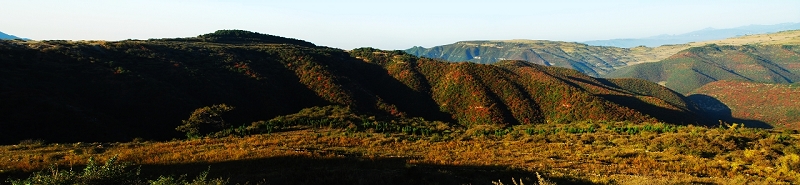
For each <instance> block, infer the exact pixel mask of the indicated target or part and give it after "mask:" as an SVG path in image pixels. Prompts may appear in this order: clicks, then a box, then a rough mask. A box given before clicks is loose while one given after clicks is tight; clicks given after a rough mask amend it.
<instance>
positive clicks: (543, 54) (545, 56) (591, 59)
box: [405, 40, 636, 76]
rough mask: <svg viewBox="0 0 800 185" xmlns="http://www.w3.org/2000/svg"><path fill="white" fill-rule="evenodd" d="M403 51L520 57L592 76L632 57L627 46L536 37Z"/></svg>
mask: <svg viewBox="0 0 800 185" xmlns="http://www.w3.org/2000/svg"><path fill="white" fill-rule="evenodd" d="M405 51H406V52H407V53H410V54H412V55H416V56H420V57H428V58H437V59H443V60H447V61H454V62H462V61H468V62H474V63H481V64H492V63H495V62H498V61H502V60H524V61H528V62H531V63H535V64H541V65H546V66H558V67H566V68H571V69H575V70H578V71H581V72H583V73H586V74H589V75H592V76H598V75H600V74H605V73H607V72H610V71H613V70H614V68H616V67H621V66H625V65H626V64H627V63H630V62H635V61H636V59H635V58H632V57H631V56H630V52H631V50H630V49H623V48H614V47H598V46H588V45H585V44H580V43H574V42H557V41H536V40H508V41H463V42H456V43H453V44H448V45H443V46H436V47H432V48H423V47H414V48H410V49H407V50H405Z"/></svg>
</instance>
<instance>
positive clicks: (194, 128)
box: [175, 104, 234, 138]
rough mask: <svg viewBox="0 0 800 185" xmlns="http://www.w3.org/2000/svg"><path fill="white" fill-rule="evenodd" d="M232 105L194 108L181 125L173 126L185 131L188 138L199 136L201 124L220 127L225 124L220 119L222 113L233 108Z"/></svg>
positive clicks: (201, 130) (201, 129)
mask: <svg viewBox="0 0 800 185" xmlns="http://www.w3.org/2000/svg"><path fill="white" fill-rule="evenodd" d="M233 108H234V107H232V106H228V105H225V104H217V105H212V106H211V107H208V106H207V107H203V108H199V109H195V110H194V112H192V115H190V116H189V119H187V120H183V121H182V122H183V125H180V126H178V127H177V128H175V130H177V131H181V132H185V133H186V137H188V138H197V137H200V134H201V133H202V132H209V131H203V130H206V129H203V128H202V127H203V126H202V125H211V126H214V127H218V128H222V127H224V126H226V125H227V123H226V122H225V120H223V119H222V113H225V112H228V111H231V110H233Z"/></svg>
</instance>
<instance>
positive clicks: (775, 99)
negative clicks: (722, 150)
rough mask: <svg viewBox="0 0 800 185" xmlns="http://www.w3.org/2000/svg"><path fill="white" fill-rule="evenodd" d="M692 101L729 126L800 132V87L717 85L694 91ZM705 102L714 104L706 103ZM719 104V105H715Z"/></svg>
mask: <svg viewBox="0 0 800 185" xmlns="http://www.w3.org/2000/svg"><path fill="white" fill-rule="evenodd" d="M690 94H691V95H689V98H691V99H693V100H695V102H697V103H698V105H699V106H700V107H701V108H702V109H704V110H707V111H706V112H716V113H717V115H718V116H719V119H720V120H723V121H726V122H728V123H745V124H748V123H749V122H752V121H754V120H758V121H763V122H765V123H767V124H769V125H770V126H773V127H776V128H789V129H800V99H798V98H797V97H800V83H794V84H768V83H754V82H745V81H727V80H721V81H715V82H711V83H708V84H706V85H704V86H703V87H700V88H698V89H695V90H693V91H692V92H691V93H690ZM703 99H707V100H714V101H703ZM715 101H716V102H717V103H715Z"/></svg>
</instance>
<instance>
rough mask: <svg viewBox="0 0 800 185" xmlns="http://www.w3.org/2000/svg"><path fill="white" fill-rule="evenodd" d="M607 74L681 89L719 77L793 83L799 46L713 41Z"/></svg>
mask: <svg viewBox="0 0 800 185" xmlns="http://www.w3.org/2000/svg"><path fill="white" fill-rule="evenodd" d="M605 77H609V78H620V77H624V78H641V79H646V80H649V81H653V82H658V83H660V84H663V85H665V86H667V87H669V88H670V89H673V90H675V91H678V92H681V93H688V92H690V91H692V90H693V89H696V88H699V87H701V86H703V85H704V84H707V83H709V82H713V81H718V80H744V81H751V82H765V83H793V82H798V81H800V47H798V46H794V45H745V46H720V45H715V44H710V45H706V46H702V47H694V48H690V49H687V50H684V51H681V52H680V53H678V54H675V55H674V56H672V57H670V58H668V59H665V60H663V61H660V62H655V63H645V64H639V65H635V66H630V67H628V68H623V69H620V70H617V71H614V72H612V73H610V74H608V75H605Z"/></svg>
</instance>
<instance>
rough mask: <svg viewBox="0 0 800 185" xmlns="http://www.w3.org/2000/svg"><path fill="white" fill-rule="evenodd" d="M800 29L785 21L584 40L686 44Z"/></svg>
mask: <svg viewBox="0 0 800 185" xmlns="http://www.w3.org/2000/svg"><path fill="white" fill-rule="evenodd" d="M797 29H800V23H783V24H776V25H749V26H741V27H736V28H727V29H714V28H706V29H703V30H698V31H693V32H689V33H684V34H678V35H659V36H653V37H647V38H640V39H611V40H594V41H586V42H583V43H585V44H588V45H593V46H614V47H621V48H630V47H637V46H647V47H658V46H661V45H671V44H685V43H690V42H702V41H709V40H720V39H725V38H731V37H740V36H745V35H754V34H767V33H774V32H780V31H785V30H797Z"/></svg>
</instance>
